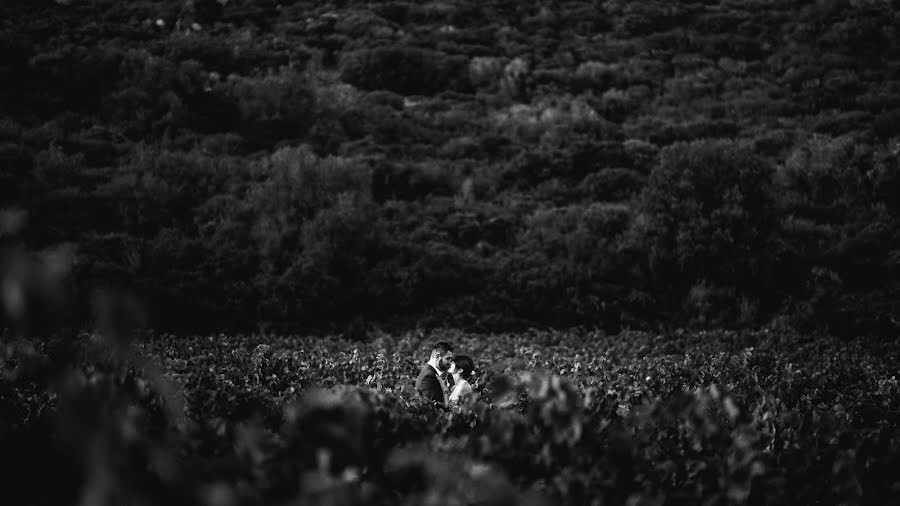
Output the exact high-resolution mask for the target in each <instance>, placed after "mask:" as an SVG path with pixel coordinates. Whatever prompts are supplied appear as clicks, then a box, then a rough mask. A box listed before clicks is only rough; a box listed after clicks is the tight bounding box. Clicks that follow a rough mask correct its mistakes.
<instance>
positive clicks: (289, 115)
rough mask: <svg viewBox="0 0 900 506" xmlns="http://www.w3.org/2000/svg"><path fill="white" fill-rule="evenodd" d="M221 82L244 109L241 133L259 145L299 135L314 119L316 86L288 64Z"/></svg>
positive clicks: (294, 137) (242, 109) (233, 76)
mask: <svg viewBox="0 0 900 506" xmlns="http://www.w3.org/2000/svg"><path fill="white" fill-rule="evenodd" d="M220 86H222V87H223V88H224V91H225V93H226V94H227V96H229V97H230V99H231V100H232V101H233V102H234V103H235V104H236V105H237V107H238V108H239V109H240V111H241V116H242V118H243V119H244V122H245V123H244V125H243V128H242V129H241V133H242V135H244V137H246V138H247V139H248V140H251V141H252V142H254V143H255V144H257V145H271V144H272V143H274V142H276V141H278V140H281V139H296V138H300V137H302V135H303V134H304V133H305V132H306V130H307V129H308V128H309V127H310V126H311V125H312V124H313V121H314V119H315V118H314V111H315V108H316V95H315V92H314V91H313V88H312V87H311V86H310V84H309V83H308V82H307V80H306V78H305V77H304V76H303V75H302V74H299V73H297V72H295V71H293V70H291V69H289V68H282V69H280V70H279V72H278V73H273V74H269V75H266V76H261V77H241V76H235V75H231V76H229V78H228V80H227V81H226V82H225V83H223V84H221V85H220Z"/></svg>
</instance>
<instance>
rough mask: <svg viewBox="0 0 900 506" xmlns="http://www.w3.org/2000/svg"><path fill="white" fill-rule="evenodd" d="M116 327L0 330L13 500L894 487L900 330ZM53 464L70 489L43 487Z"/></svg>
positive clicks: (815, 493)
mask: <svg viewBox="0 0 900 506" xmlns="http://www.w3.org/2000/svg"><path fill="white" fill-rule="evenodd" d="M116 336H122V334H116V333H109V332H106V333H102V334H101V333H94V334H92V335H88V334H82V335H78V336H74V335H73V336H69V337H67V338H65V339H46V340H43V339H42V340H35V341H25V340H17V341H13V342H4V343H3V344H0V356H2V357H3V358H4V362H3V363H2V373H3V375H2V376H0V410H2V411H3V412H4V413H5V414H6V415H7V416H4V418H3V419H2V421H0V442H2V443H3V447H4V450H5V452H6V453H5V456H6V459H4V460H3V461H2V462H0V470H2V471H3V472H4V473H5V474H4V475H5V476H7V477H13V478H16V479H13V480H9V481H8V486H7V488H6V489H5V493H6V497H7V498H8V499H9V500H12V501H15V502H21V503H32V504H48V505H50V504H69V503H71V502H72V501H73V500H75V499H76V498H77V497H82V496H84V495H85V494H88V493H90V494H91V497H94V498H99V499H98V500H110V501H113V500H114V501H126V500H128V501H133V500H140V502H143V503H147V504H169V503H170V502H171V501H173V500H177V502H178V503H179V504H197V505H204V504H217V503H221V502H223V501H224V502H231V503H235V502H237V503H240V504H250V505H255V504H272V503H279V504H280V503H284V502H285V501H288V500H292V501H296V502H298V503H300V504H319V503H322V502H324V501H326V500H328V501H330V502H329V503H330V504H339V505H368V504H379V505H380V504H447V503H450V502H454V501H457V500H458V501H459V502H463V501H473V502H474V501H477V502H478V503H479V504H492V505H494V504H495V505H498V506H499V505H513V504H586V503H590V502H591V501H598V500H603V501H604V502H614V503H625V502H632V503H641V502H650V501H654V502H662V503H664V504H669V503H674V502H680V501H689V502H691V503H699V502H723V503H724V502H729V501H733V502H736V503H754V502H756V501H760V502H762V501H765V503H766V504H777V505H781V504H785V505H787V504H820V503H829V504H830V503H833V502H836V501H838V500H847V501H849V502H860V503H864V504H869V503H878V502H882V503H892V502H896V499H897V493H898V490H897V476H896V472H895V471H896V466H897V465H898V464H900V463H898V460H897V455H898V450H900V448H898V444H900V441H898V440H897V436H896V434H897V428H898V427H897V425H898V423H900V420H898V416H897V405H898V403H900V386H898V381H897V379H896V378H895V377H892V376H891V375H892V374H893V372H894V368H893V365H894V364H895V361H896V359H897V354H898V350H897V348H896V345H895V344H885V343H883V344H880V345H878V344H875V343H872V342H871V341H864V340H853V341H849V342H848V341H846V340H844V341H840V340H837V339H834V338H832V337H829V336H826V335H819V336H817V337H816V338H815V339H809V338H807V337H802V336H799V335H797V334H794V333H790V332H785V331H783V330H776V329H765V330H762V331H758V332H742V333H736V332H698V333H684V332H678V333H675V334H670V335H652V334H646V333H637V332H626V333H623V334H621V335H618V336H605V335H603V334H601V333H573V332H566V333H562V332H549V333H548V332H534V331H527V332H523V333H520V334H509V333H504V334H493V335H487V336H486V335H471V334H465V333H461V332H456V331H446V330H438V331H434V332H431V333H429V335H423V334H421V333H415V334H414V333H407V334H403V335H396V336H390V335H386V334H380V333H379V334H377V335H373V336H372V337H373V339H372V341H371V342H369V343H359V342H351V341H348V340H345V339H341V338H335V337H324V338H311V337H308V336H306V337H299V336H292V337H280V336H273V335H269V336H262V335H254V336H241V335H225V334H221V335H216V336H192V337H188V336H174V335H156V336H148V337H149V339H147V340H145V341H143V342H138V343H136V344H135V345H134V346H133V347H129V346H127V345H126V344H125V343H123V342H121V341H120V340H118V339H117V338H116ZM437 339H441V340H446V341H449V342H451V343H453V344H454V346H456V347H457V348H458V349H461V350H465V351H466V353H467V354H469V355H471V356H472V357H474V358H475V359H476V368H475V369H476V374H475V375H474V377H473V378H472V379H470V381H471V382H472V384H473V387H474V390H475V392H476V395H475V398H473V399H471V402H469V403H466V404H464V405H462V406H458V407H453V408H449V409H447V408H442V407H436V406H432V405H428V404H426V403H424V402H423V401H422V400H421V399H419V398H418V397H417V396H416V395H415V392H414V390H413V386H412V379H413V378H415V375H416V373H417V371H418V367H419V365H420V361H421V360H422V357H423V356H425V355H427V352H428V348H427V347H428V346H429V345H430V343H433V342H434V340H437ZM126 352H127V353H126ZM323 388H324V390H323ZM48 466H50V469H53V470H55V471H57V472H59V477H58V479H57V482H56V486H54V487H49V488H48V487H32V486H29V485H30V483H31V480H30V478H33V476H34V475H35V473H39V472H46V471H47V469H48ZM528 501H531V502H528Z"/></svg>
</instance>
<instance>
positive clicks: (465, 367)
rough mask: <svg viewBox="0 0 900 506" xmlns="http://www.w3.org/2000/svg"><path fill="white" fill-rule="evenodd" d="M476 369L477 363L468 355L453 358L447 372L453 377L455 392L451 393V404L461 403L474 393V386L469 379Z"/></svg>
mask: <svg viewBox="0 0 900 506" xmlns="http://www.w3.org/2000/svg"><path fill="white" fill-rule="evenodd" d="M474 369H475V362H473V361H472V359H471V358H470V357H467V356H466V355H457V356H455V357H453V362H451V364H450V369H449V370H448V371H447V372H449V373H450V375H451V376H453V391H452V392H451V393H450V400H449V402H450V403H459V402H460V401H462V400H464V399H465V398H466V397H467V396H469V395H470V394H471V393H472V385H470V384H469V382H468V379H469V378H470V377H471V376H472V371H473V370H474Z"/></svg>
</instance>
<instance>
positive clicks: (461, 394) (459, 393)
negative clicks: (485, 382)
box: [450, 378, 472, 402]
mask: <svg viewBox="0 0 900 506" xmlns="http://www.w3.org/2000/svg"><path fill="white" fill-rule="evenodd" d="M471 393H472V385H470V384H469V382H468V381H466V380H464V379H462V378H460V380H459V381H457V382H456V384H454V385H453V391H452V392H450V402H459V400H460V399H462V398H465V397H466V396H467V395H469V394H471Z"/></svg>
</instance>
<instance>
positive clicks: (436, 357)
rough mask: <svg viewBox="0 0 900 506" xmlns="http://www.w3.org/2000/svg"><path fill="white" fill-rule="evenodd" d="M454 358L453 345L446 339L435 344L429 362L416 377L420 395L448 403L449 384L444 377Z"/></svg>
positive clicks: (441, 402)
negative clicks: (447, 384) (446, 341)
mask: <svg viewBox="0 0 900 506" xmlns="http://www.w3.org/2000/svg"><path fill="white" fill-rule="evenodd" d="M452 360H453V347H451V346H450V345H449V344H447V343H445V342H444V341H441V342H438V343H436V344H435V345H434V348H433V349H432V350H431V357H430V358H429V359H428V363H427V364H425V367H423V368H422V371H421V372H420V373H419V377H418V378H417V379H416V390H418V391H419V394H420V395H422V396H423V397H425V398H426V399H429V400H431V401H433V402H437V403H439V404H442V405H443V404H446V403H447V402H446V400H447V392H446V390H447V386H446V383H444V379H443V378H444V375H445V373H446V372H447V370H448V369H450V363H451V361H452Z"/></svg>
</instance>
